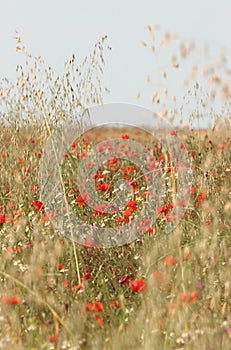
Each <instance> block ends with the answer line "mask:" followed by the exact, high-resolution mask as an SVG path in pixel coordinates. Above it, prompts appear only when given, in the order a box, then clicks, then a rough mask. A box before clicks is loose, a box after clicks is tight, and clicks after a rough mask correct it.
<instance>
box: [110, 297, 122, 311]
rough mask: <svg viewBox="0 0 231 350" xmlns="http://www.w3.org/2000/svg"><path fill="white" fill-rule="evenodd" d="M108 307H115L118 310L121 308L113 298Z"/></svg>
mask: <svg viewBox="0 0 231 350" xmlns="http://www.w3.org/2000/svg"><path fill="white" fill-rule="evenodd" d="M110 306H115V307H116V308H117V309H120V307H121V306H120V304H119V303H116V302H115V299H114V298H112V301H111V304H110Z"/></svg>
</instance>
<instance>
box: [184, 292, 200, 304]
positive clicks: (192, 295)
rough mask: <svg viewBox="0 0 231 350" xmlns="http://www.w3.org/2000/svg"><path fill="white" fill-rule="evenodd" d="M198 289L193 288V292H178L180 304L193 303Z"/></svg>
mask: <svg viewBox="0 0 231 350" xmlns="http://www.w3.org/2000/svg"><path fill="white" fill-rule="evenodd" d="M198 294H199V292H198V290H194V291H193V292H191V293H190V292H185V293H180V300H181V305H184V304H185V303H187V304H193V303H194V302H195V301H196V300H197V297H198Z"/></svg>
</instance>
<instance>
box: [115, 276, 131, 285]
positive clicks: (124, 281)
mask: <svg viewBox="0 0 231 350" xmlns="http://www.w3.org/2000/svg"><path fill="white" fill-rule="evenodd" d="M129 279H130V276H129V275H124V276H123V277H122V278H121V279H120V280H119V281H118V283H119V284H124V283H126V282H127V281H128V280H129Z"/></svg>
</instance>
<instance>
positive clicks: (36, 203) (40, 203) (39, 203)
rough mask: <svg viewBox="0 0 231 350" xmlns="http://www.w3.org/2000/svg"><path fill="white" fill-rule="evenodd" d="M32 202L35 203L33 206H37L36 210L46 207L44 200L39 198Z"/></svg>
mask: <svg viewBox="0 0 231 350" xmlns="http://www.w3.org/2000/svg"><path fill="white" fill-rule="evenodd" d="M31 204H32V205H33V207H35V210H36V212H39V211H40V210H42V209H44V206H43V204H42V202H40V201H38V200H36V201H34V202H32V203H31Z"/></svg>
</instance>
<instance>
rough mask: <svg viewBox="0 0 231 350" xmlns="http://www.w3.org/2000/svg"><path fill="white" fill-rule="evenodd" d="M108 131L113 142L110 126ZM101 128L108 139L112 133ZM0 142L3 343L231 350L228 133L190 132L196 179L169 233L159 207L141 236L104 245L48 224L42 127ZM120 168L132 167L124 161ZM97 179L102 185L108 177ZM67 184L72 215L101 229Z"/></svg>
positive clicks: (7, 133)
mask: <svg viewBox="0 0 231 350" xmlns="http://www.w3.org/2000/svg"><path fill="white" fill-rule="evenodd" d="M119 132H121V130H119ZM181 132H182V131H181ZM114 133H115V136H117V137H119V136H118V130H115V131H114ZM185 133H186V132H185ZM109 134H110V139H111V137H112V134H113V131H112V130H110V132H109ZM101 135H103V138H104V139H105V138H106V136H105V135H106V133H105V130H103V131H102V130H101V131H100V130H98V133H97V138H100V136H101ZM124 135H127V137H128V135H129V137H130V138H132V137H133V135H132V133H131V130H123V133H122V134H121V136H120V137H121V140H123V138H126V137H125V136H124ZM0 137H1V145H2V150H1V203H0V204H1V205H0V209H1V214H0V222H1V236H0V242H1V256H0V259H1V264H0V266H1V269H0V273H1V287H0V288H1V307H0V325H1V343H0V345H1V347H3V348H7V349H53V348H54V349H140V348H144V349H198V348H200V349H218V348H221V349H229V346H230V334H231V319H230V307H231V289H230V267H231V250H230V249H231V239H230V220H231V218H230V208H231V198H230V195H231V193H230V189H231V186H230V183H231V157H230V146H231V139H230V137H229V134H228V131H227V130H219V131H217V130H215V131H211V130H204V131H200V132H195V131H194V132H189V131H187V133H186V138H185V146H186V147H187V151H188V153H189V155H190V159H191V160H192V169H193V185H192V187H191V188H190V191H191V199H190V202H189V205H188V208H187V209H186V210H185V214H184V216H183V217H182V220H181V221H180V223H179V225H178V226H177V227H176V228H175V229H174V231H173V232H171V233H169V234H166V232H165V221H167V219H166V218H167V211H164V210H163V212H161V214H160V215H159V216H158V219H157V220H156V223H155V225H154V227H146V226H147V225H148V223H145V224H143V225H144V226H145V232H146V233H145V234H144V235H141V236H140V238H139V239H137V240H136V241H134V242H131V243H129V244H126V245H124V246H121V247H114V248H108V249H106V248H100V247H94V246H92V245H91V244H89V242H88V243H87V242H86V244H85V245H78V244H75V243H73V242H72V241H71V240H69V239H67V238H65V237H63V236H61V235H60V233H59V232H57V231H56V230H55V229H54V228H53V226H52V225H51V224H50V221H49V217H48V216H47V214H46V212H45V211H44V209H43V205H42V203H41V202H40V200H39V198H40V197H39V188H38V179H37V169H38V166H39V160H40V157H41V150H42V145H43V142H44V139H45V138H46V135H45V131H44V130H43V131H42V130H38V128H34V129H29V128H28V129H26V128H22V129H19V130H18V131H13V130H12V129H10V128H9V127H6V128H2V129H1V135H0ZM95 138H96V137H95V135H93V134H92V135H91V136H88V137H86V138H85V142H84V143H83V144H82V145H81V147H82V149H83V150H86V140H87V147H88V149H90V147H91V144H93V143H94V139H95ZM74 146H75V145H74ZM74 146H73V149H72V151H73V150H74ZM75 147H76V146H75ZM157 155H158V153H157ZM158 156H160V155H158ZM119 168H120V169H129V164H127V163H124V164H120V167H119ZM64 169H65V168H64ZM112 169H113V171H114V172H115V171H118V169H115V168H112ZM66 171H67V169H66ZM132 176H134V174H132ZM100 181H101V182H100V183H101V184H103V183H108V179H107V178H105V177H103V178H101V179H100ZM68 186H70V183H68ZM72 189H73V191H71V195H72V196H70V198H72V199H73V198H74V202H75V207H76V210H77V211H78V210H80V211H82V215H85V220H91V221H92V220H93V221H95V222H97V225H100V222H102V220H104V219H105V217H101V215H100V213H98V215H95V216H94V215H92V213H91V212H90V211H88V209H85V206H86V207H87V205H86V204H85V203H82V202H81V201H80V199H79V196H78V191H77V190H76V193H75V191H74V188H72ZM69 192H70V188H69ZM99 192H102V193H104V192H105V189H104V188H103V189H102V188H100V189H99ZM136 193H137V198H136V199H135V198H134V202H135V201H136V203H138V204H140V201H139V200H138V197H139V189H138V190H136ZM71 203H73V201H71ZM135 214H136V213H135V212H134V213H133V215H135ZM78 215H81V213H79V214H78ZM117 217H118V215H117ZM122 217H124V218H125V219H126V213H124V216H123V215H122V216H121V218H122ZM114 220H115V219H114ZM89 222H90V221H89ZM117 223H118V222H117ZM138 228H140V226H139V227H138ZM76 257H77V261H76ZM76 264H77V265H76ZM77 267H78V268H77Z"/></svg>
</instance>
